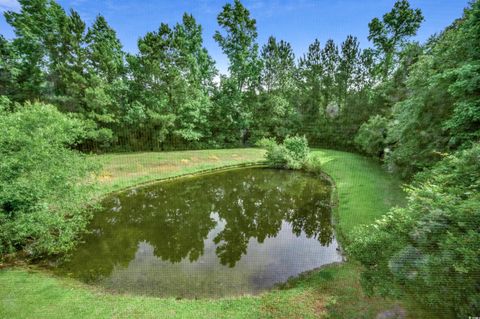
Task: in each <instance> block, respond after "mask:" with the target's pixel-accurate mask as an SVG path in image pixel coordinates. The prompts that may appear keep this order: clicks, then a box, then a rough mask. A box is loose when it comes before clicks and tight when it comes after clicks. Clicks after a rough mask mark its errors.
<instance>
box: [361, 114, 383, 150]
mask: <svg viewBox="0 0 480 319" xmlns="http://www.w3.org/2000/svg"><path fill="white" fill-rule="evenodd" d="M387 124H388V120H387V119H386V118H384V117H382V116H380V115H375V116H372V117H371V118H370V119H369V120H368V121H367V122H365V123H363V124H362V126H360V129H359V130H358V133H357V136H356V137H355V143H356V144H357V145H358V147H359V148H360V149H361V150H362V151H364V152H365V153H367V154H368V155H371V156H378V157H381V156H382V155H383V150H384V149H385V138H386V136H387Z"/></svg>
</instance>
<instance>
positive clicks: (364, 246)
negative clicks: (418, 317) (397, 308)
mask: <svg viewBox="0 0 480 319" xmlns="http://www.w3.org/2000/svg"><path fill="white" fill-rule="evenodd" d="M408 192H409V197H408V204H407V206H406V207H405V208H396V209H393V210H392V211H390V212H389V213H388V214H387V215H386V216H385V217H383V218H382V219H380V220H378V221H377V222H376V223H375V224H374V225H372V226H367V227H362V228H361V229H360V230H359V232H358V234H357V236H356V239H355V241H354V242H353V243H352V244H351V245H350V246H349V247H348V249H347V250H348V252H349V253H350V254H351V255H352V256H353V257H354V258H355V259H357V260H359V261H360V262H361V263H362V264H363V265H364V266H365V267H366V270H365V272H364V273H363V274H362V280H363V284H364V287H366V288H367V291H368V292H370V293H374V292H378V293H380V294H383V295H391V294H393V295H397V294H400V293H402V292H404V291H409V293H411V294H414V295H415V296H416V297H418V300H419V301H421V302H423V303H424V304H425V305H426V306H428V308H436V309H439V310H440V311H442V312H444V313H446V314H449V315H450V316H451V317H458V318H467V317H469V316H475V315H476V314H478V313H480V291H479V289H478V283H479V279H480V263H479V262H478V261H479V260H480V232H479V225H480V144H477V145H475V146H474V147H472V148H471V149H468V150H465V151H461V152H458V153H456V154H455V155H451V156H448V157H446V158H444V159H443V160H442V161H440V162H439V163H437V164H436V165H435V166H434V167H433V168H432V169H431V170H430V171H426V172H423V173H421V174H417V176H416V178H415V180H414V183H413V184H412V186H411V187H410V188H409V190H408Z"/></svg>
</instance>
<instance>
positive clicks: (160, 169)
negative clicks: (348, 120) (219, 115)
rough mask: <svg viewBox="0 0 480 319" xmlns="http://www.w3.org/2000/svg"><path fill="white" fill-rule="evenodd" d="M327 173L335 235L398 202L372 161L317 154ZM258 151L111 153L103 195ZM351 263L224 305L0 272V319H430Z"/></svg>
mask: <svg viewBox="0 0 480 319" xmlns="http://www.w3.org/2000/svg"><path fill="white" fill-rule="evenodd" d="M314 152H315V154H317V155H318V156H320V157H321V160H322V163H323V169H324V171H325V172H326V173H327V174H329V175H330V176H331V177H332V178H333V179H334V180H335V182H336V185H337V192H338V197H339V207H338V211H337V218H338V220H337V221H338V229H339V230H340V231H341V234H342V235H343V238H344V239H346V240H349V238H350V237H351V236H352V230H353V229H354V227H355V226H356V225H358V224H366V223H371V222H372V221H373V220H375V219H376V218H377V217H379V216H381V215H382V214H384V213H385V212H386V211H387V210H388V208H389V207H391V206H392V205H396V204H401V203H402V202H403V201H404V194H403V192H402V190H401V183H400V181H399V180H398V179H396V178H394V177H392V176H390V175H388V174H387V173H385V172H384V170H383V169H382V168H381V167H380V166H379V165H378V164H377V163H376V162H374V161H371V160H369V159H366V158H364V157H361V156H358V155H354V154H350V153H345V152H338V151H331V150H314ZM262 157H263V151H262V150H258V149H234V150H209V151H187V152H168V153H135V154H108V155H101V156H98V157H95V159H93V160H97V161H100V162H102V163H103V165H104V169H103V171H102V174H101V176H100V185H101V188H100V189H99V194H105V193H108V192H111V191H115V190H119V189H122V188H125V187H129V186H133V185H136V184H138V183H145V182H148V181H152V180H157V179H161V178H168V177H172V176H176V175H183V174H189V173H194V172H196V171H201V170H205V169H210V168H218V167H223V166H229V165H238V164H242V163H249V162H258V161H260V160H262ZM359 274H360V268H359V266H358V265H356V264H355V263H353V262H350V261H348V262H346V263H344V264H342V265H334V266H330V267H327V268H324V269H322V270H319V271H313V272H311V273H309V274H308V275H305V276H302V277H300V278H298V279H295V280H292V281H290V282H289V283H288V286H289V289H284V290H274V291H270V292H266V293H264V294H262V295H260V296H243V297H235V298H225V299H219V300H175V299H172V298H170V299H160V298H154V297H141V296H129V295H113V294H109V293H107V292H104V291H102V290H99V289H97V288H94V287H90V286H86V285H84V284H81V283H79V282H77V281H74V280H71V279H66V278H58V277H55V276H53V275H51V274H49V273H46V272H45V271H42V270H38V269H36V268H35V267H17V268H9V269H4V270H2V271H0V318H196V319H198V318H327V317H328V318H374V317H375V316H376V314H378V313H379V312H381V311H384V310H387V309H390V308H392V307H394V305H395V304H400V305H401V306H403V307H404V308H405V309H406V310H407V312H408V315H409V317H410V318H428V317H429V316H428V313H424V312H423V311H422V310H421V309H417V308H416V307H415V304H414V303H413V302H411V301H392V300H384V299H381V298H378V297H375V298H370V297H367V296H366V295H365V294H364V293H363V291H362V289H361V287H360V283H359Z"/></svg>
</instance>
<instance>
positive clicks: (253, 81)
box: [214, 0, 260, 91]
mask: <svg viewBox="0 0 480 319" xmlns="http://www.w3.org/2000/svg"><path fill="white" fill-rule="evenodd" d="M217 21H218V25H219V26H220V27H221V28H223V29H224V33H223V34H222V32H221V31H216V32H215V35H214V39H215V41H217V43H218V44H219V45H220V47H221V48H222V50H223V52H224V53H225V54H226V55H227V57H228V59H229V60H230V65H229V68H228V69H229V71H230V75H231V77H232V78H233V79H234V80H235V82H236V84H237V86H238V90H240V91H243V90H244V89H252V88H253V89H255V88H256V87H257V85H258V81H259V77H260V61H259V58H258V44H257V42H256V39H257V26H256V21H255V19H252V18H251V17H250V12H249V11H248V9H247V8H245V7H244V6H243V4H242V3H241V2H240V0H234V2H233V5H232V4H230V3H227V4H226V5H225V6H224V7H223V10H222V12H220V14H219V15H218V17H217Z"/></svg>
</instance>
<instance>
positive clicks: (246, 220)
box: [59, 168, 334, 282]
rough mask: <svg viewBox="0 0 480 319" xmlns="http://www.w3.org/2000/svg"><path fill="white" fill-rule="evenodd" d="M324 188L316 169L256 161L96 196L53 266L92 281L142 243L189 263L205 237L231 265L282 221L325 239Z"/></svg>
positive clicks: (328, 236) (328, 229)
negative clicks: (65, 256) (91, 213)
mask: <svg viewBox="0 0 480 319" xmlns="http://www.w3.org/2000/svg"><path fill="white" fill-rule="evenodd" d="M330 193H331V187H330V185H329V184H328V183H327V182H326V181H325V180H322V179H321V178H319V177H318V176H313V175H308V174H306V173H301V172H293V171H281V170H272V169H258V168H257V169H241V170H233V171H228V172H223V173H217V174H211V175H206V176H200V177H195V178H182V179H178V180H175V181H171V182H166V183H159V184H157V185H154V186H151V187H147V188H143V189H139V190H131V191H128V192H125V193H120V194H117V195H115V196H113V197H111V198H109V199H107V200H106V201H105V202H104V209H103V210H102V211H101V212H98V213H97V214H96V215H95V219H94V220H93V222H92V224H91V233H89V234H88V235H86V236H85V237H84V243H83V244H81V245H80V246H79V247H78V249H76V251H74V252H73V254H72V255H71V256H70V259H69V260H68V261H67V262H65V263H64V264H63V265H62V266H61V267H60V269H59V270H60V271H61V272H63V273H72V274H73V276H75V277H78V278H80V279H82V280H84V281H87V282H95V281H98V280H99V278H105V277H108V276H110V274H111V273H112V271H113V270H114V268H115V269H117V268H122V267H123V268H125V267H128V265H129V264H130V263H131V262H132V260H134V259H135V258H136V253H137V254H138V253H139V251H140V248H139V247H141V246H142V245H143V246H142V247H144V246H145V245H146V244H148V245H149V246H151V247H153V255H154V256H155V257H156V258H158V259H159V260H161V261H163V262H168V263H181V262H183V263H185V262H187V261H188V262H189V263H195V262H197V261H198V260H199V258H201V257H202V256H203V255H204V253H205V245H206V244H207V245H208V246H209V247H210V246H212V247H214V251H215V255H216V256H217V258H218V261H219V262H220V264H221V265H225V266H228V267H230V268H233V267H235V266H236V264H237V263H238V262H239V261H240V260H241V259H242V256H245V255H246V254H247V253H249V243H252V240H256V242H258V243H260V244H262V243H264V241H265V240H266V239H267V238H275V237H276V236H277V235H278V234H279V232H281V231H282V228H285V225H289V227H288V228H289V229H291V230H290V232H291V233H293V234H295V235H296V236H301V235H302V234H304V236H305V237H306V238H312V239H316V240H317V241H318V242H319V243H320V244H321V245H323V246H328V245H329V244H330V243H332V241H333V240H334V234H333V229H332V225H331V218H332V217H331V207H330ZM141 243H143V244H141ZM212 249H213V248H212ZM137 258H139V257H138V256H137ZM200 266H201V265H199V267H200ZM203 267H204V266H203ZM252 275H253V274H252Z"/></svg>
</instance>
